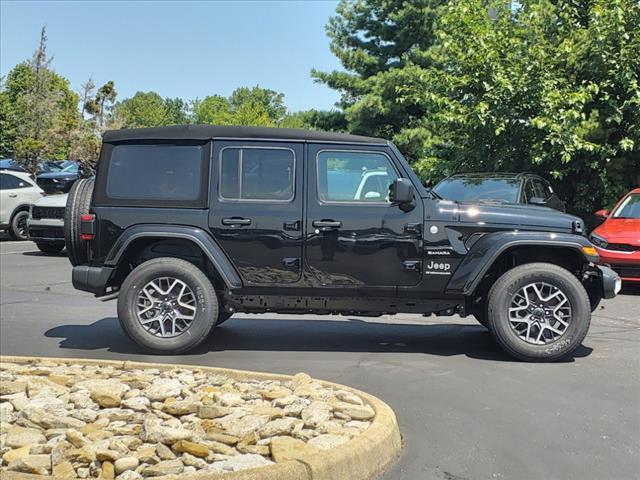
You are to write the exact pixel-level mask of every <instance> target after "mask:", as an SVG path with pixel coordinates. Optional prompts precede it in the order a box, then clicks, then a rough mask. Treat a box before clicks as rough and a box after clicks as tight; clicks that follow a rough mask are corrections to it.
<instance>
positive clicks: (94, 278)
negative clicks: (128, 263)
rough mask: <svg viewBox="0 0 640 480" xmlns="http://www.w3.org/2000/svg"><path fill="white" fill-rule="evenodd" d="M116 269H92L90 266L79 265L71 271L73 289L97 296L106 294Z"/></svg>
mask: <svg viewBox="0 0 640 480" xmlns="http://www.w3.org/2000/svg"><path fill="white" fill-rule="evenodd" d="M114 270H115V268H110V267H90V266H89V265H77V266H75V267H73V270H72V271H71V282H72V283H73V287H74V288H76V289H78V290H82V291H85V292H91V293H93V294H94V295H96V296H102V295H104V294H105V293H106V290H107V285H108V283H109V280H110V279H111V275H112V274H113V271H114Z"/></svg>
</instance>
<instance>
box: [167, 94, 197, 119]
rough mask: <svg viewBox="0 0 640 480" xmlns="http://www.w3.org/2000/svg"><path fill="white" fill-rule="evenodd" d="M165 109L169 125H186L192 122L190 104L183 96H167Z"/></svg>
mask: <svg viewBox="0 0 640 480" xmlns="http://www.w3.org/2000/svg"><path fill="white" fill-rule="evenodd" d="M164 110H165V112H166V122H167V125H186V124H189V123H191V116H190V114H189V109H188V104H187V102H185V101H184V100H182V99H181V98H165V99H164Z"/></svg>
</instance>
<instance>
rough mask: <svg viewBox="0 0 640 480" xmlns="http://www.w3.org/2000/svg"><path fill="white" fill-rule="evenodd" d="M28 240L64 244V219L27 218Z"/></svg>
mask: <svg viewBox="0 0 640 480" xmlns="http://www.w3.org/2000/svg"><path fill="white" fill-rule="evenodd" d="M27 232H28V238H29V240H32V241H34V242H39V243H55V244H61V245H64V221H63V220H58V219H53V218H52V219H38V220H36V219H33V218H29V219H28V220H27Z"/></svg>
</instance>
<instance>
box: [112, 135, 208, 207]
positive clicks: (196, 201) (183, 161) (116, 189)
mask: <svg viewBox="0 0 640 480" xmlns="http://www.w3.org/2000/svg"><path fill="white" fill-rule="evenodd" d="M207 152H208V148H207V147H206V146H204V145H168V144H167V145H163V144H157V145H115V146H114V147H113V148H112V151H111V159H110V162H109V169H108V174H107V180H106V188H105V190H106V196H107V197H108V198H109V199H113V200H121V199H122V200H124V199H126V200H127V203H129V204H136V205H137V204H141V205H144V204H148V205H154V206H155V205H163V204H164V205H176V206H205V204H206V198H205V192H206V190H207V182H205V181H204V180H205V175H206V176H207V177H208V173H207V171H208V169H207V165H208V154H207ZM131 200H133V202H131Z"/></svg>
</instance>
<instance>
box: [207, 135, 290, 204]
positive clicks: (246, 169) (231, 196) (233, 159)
mask: <svg viewBox="0 0 640 480" xmlns="http://www.w3.org/2000/svg"><path fill="white" fill-rule="evenodd" d="M294 185H295V155H294V152H293V150H290V149H288V148H279V147H274V148H265V147H256V148H254V147H226V148H223V149H222V152H221V153H220V181H219V186H218V192H219V195H220V198H221V199H223V200H232V201H233V200H235V201H242V200H253V201H261V200H262V201H271V202H290V201H291V200H293V197H294Z"/></svg>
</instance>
